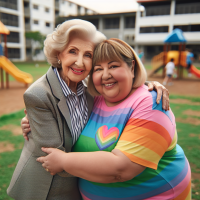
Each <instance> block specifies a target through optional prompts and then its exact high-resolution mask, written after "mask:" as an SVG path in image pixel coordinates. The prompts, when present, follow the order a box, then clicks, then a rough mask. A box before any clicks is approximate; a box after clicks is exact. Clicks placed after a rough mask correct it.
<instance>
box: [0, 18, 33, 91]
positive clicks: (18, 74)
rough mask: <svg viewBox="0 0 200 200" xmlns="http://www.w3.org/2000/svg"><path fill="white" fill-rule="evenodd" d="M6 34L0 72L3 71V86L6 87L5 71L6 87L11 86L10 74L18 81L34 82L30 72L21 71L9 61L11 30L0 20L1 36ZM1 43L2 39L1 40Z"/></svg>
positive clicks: (26, 83)
mask: <svg viewBox="0 0 200 200" xmlns="http://www.w3.org/2000/svg"><path fill="white" fill-rule="evenodd" d="M1 34H3V35H4V55H5V57H4V56H0V73H1V88H2V89H3V88H4V73H3V72H4V71H5V73H6V88H9V74H10V75H11V76H13V77H14V78H15V79H16V80H17V81H19V82H21V83H24V84H25V86H27V85H28V84H29V83H32V82H33V78H32V76H31V75H30V74H28V73H26V72H22V71H20V70H19V69H18V68H17V67H16V66H15V65H14V64H13V63H12V62H11V61H9V59H8V58H7V57H8V50H7V46H6V42H7V35H9V34H10V31H9V30H8V29H7V28H6V27H5V26H4V24H3V23H2V22H1V21H0V36H1ZM0 38H1V37H0ZM0 43H1V41H0Z"/></svg>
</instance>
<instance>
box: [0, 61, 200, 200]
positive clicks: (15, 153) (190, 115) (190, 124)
mask: <svg viewBox="0 0 200 200" xmlns="http://www.w3.org/2000/svg"><path fill="white" fill-rule="evenodd" d="M15 65H16V66H17V67H18V68H19V69H20V70H22V71H25V72H28V73H31V74H32V75H33V77H34V80H36V79H37V78H39V77H40V76H41V75H42V74H44V73H45V72H46V71H47V70H48V68H49V64H47V63H44V62H43V63H39V66H35V64H33V63H15ZM36 67H37V70H35V68H36ZM147 68H149V66H147ZM170 100H171V103H170V107H171V109H172V110H173V112H174V114H175V117H176V120H177V123H176V124H177V132H178V144H179V145H180V146H181V147H182V148H183V150H184V151H185V154H186V156H187V158H188V160H189V162H190V165H191V169H192V176H193V180H192V197H193V199H194V200H200V153H199V152H200V145H199V144H200V103H199V102H200V97H186V96H176V95H170ZM23 116H24V113H23V110H21V111H19V112H16V113H12V114H9V115H3V116H0V174H1V178H0V200H8V199H11V198H10V197H8V196H7V194H6V189H7V187H8V185H9V182H10V179H11V177H12V173H13V171H14V169H15V166H16V164H17V161H18V159H19V157H20V153H21V149H22V147H23V143H24V139H23V137H22V134H21V130H20V121H21V118H22V117H23Z"/></svg>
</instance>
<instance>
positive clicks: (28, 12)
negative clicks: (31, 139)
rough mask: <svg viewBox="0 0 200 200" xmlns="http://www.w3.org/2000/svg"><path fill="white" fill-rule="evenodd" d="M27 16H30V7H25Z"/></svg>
mask: <svg viewBox="0 0 200 200" xmlns="http://www.w3.org/2000/svg"><path fill="white" fill-rule="evenodd" d="M24 15H25V17H30V8H24Z"/></svg>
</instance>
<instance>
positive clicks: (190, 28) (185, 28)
mask: <svg viewBox="0 0 200 200" xmlns="http://www.w3.org/2000/svg"><path fill="white" fill-rule="evenodd" d="M175 28H179V29H181V30H182V31H183V32H198V31H200V24H195V25H194V24H193V25H192V24H190V25H176V26H174V29H175Z"/></svg>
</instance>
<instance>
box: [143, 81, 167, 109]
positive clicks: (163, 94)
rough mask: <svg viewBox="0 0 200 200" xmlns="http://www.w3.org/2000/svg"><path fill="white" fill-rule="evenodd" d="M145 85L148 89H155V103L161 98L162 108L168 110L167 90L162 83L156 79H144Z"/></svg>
mask: <svg viewBox="0 0 200 200" xmlns="http://www.w3.org/2000/svg"><path fill="white" fill-rule="evenodd" d="M145 85H147V86H148V89H149V91H152V90H155V91H156V92H157V99H156V102H157V104H159V103H160V100H161V98H162V108H163V109H164V110H169V92H168V90H167V88H165V87H164V86H163V85H162V84H160V83H159V82H157V81H146V82H145Z"/></svg>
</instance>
